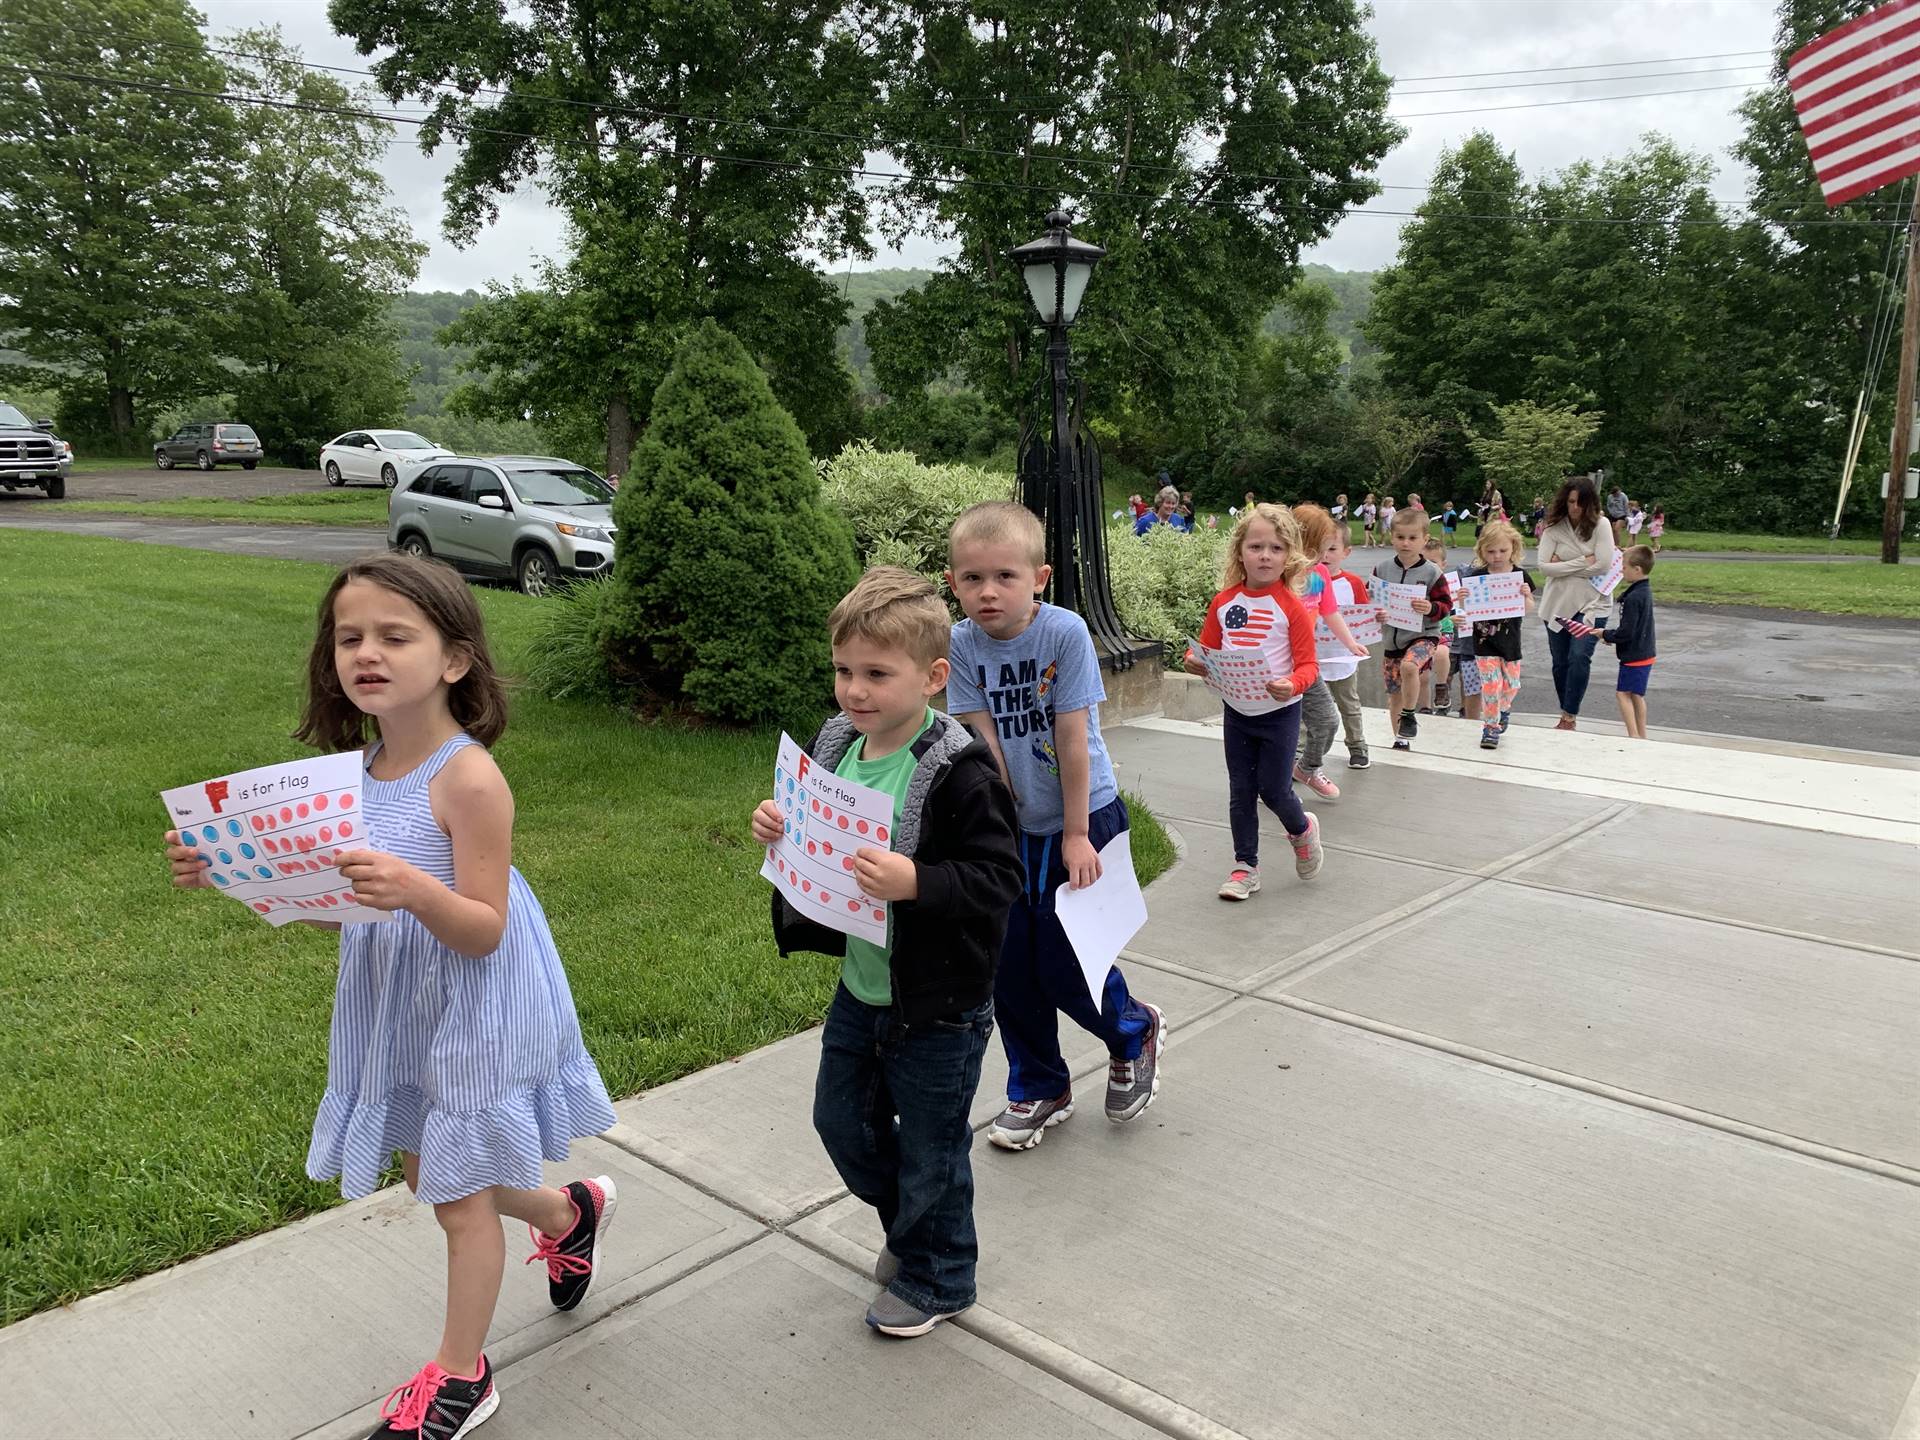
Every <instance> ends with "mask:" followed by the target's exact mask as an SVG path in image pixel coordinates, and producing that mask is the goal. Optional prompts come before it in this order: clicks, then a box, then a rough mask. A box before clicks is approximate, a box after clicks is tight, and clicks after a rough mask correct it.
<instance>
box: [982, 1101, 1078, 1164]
mask: <svg viewBox="0 0 1920 1440" xmlns="http://www.w3.org/2000/svg"><path fill="white" fill-rule="evenodd" d="M1071 1114H1073V1091H1071V1090H1066V1091H1063V1092H1062V1093H1061V1094H1058V1095H1056V1096H1054V1097H1053V1099H1051V1100H1009V1101H1008V1102H1007V1108H1006V1109H1004V1110H1002V1111H1001V1112H1000V1118H999V1119H997V1120H995V1121H994V1122H993V1124H992V1125H991V1126H989V1127H988V1129H987V1141H988V1143H989V1144H992V1145H997V1146H999V1147H1000V1148H1001V1149H1002V1150H1031V1149H1032V1148H1033V1147H1034V1146H1036V1145H1038V1144H1039V1143H1040V1142H1041V1140H1042V1139H1044V1138H1045V1137H1046V1133H1047V1127H1048V1126H1050V1125H1058V1124H1059V1123H1060V1122H1061V1121H1062V1120H1065V1119H1066V1118H1067V1117H1068V1116H1069V1115H1071Z"/></svg>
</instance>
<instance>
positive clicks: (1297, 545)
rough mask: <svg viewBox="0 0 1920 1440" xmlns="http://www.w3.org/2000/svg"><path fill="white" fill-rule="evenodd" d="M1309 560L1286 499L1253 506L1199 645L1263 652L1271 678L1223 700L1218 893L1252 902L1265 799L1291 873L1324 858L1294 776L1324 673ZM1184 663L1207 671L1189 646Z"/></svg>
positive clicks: (1236, 535) (1307, 870) (1315, 867)
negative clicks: (1226, 841)
mask: <svg viewBox="0 0 1920 1440" xmlns="http://www.w3.org/2000/svg"><path fill="white" fill-rule="evenodd" d="M1312 564H1313V557H1312V556H1311V555H1309V554H1308V553H1307V551H1306V548H1305V545H1304V543H1303V541H1302V539H1301V536H1300V522H1299V521H1297V520H1295V519H1294V518H1293V513H1292V512H1291V511H1290V510H1288V509H1287V507H1286V506H1284V505H1256V506H1254V507H1253V508H1252V509H1250V510H1247V511H1245V512H1244V513H1243V514H1242V515H1241V516H1240V520H1239V523H1238V524H1236V525H1235V526H1234V527H1233V535H1232V537H1231V538H1230V539H1229V540H1228V542H1227V560H1226V573H1225V576H1224V579H1225V582H1226V583H1225V584H1224V586H1223V587H1222V588H1221V590H1220V592H1219V593H1218V594H1217V595H1215V596H1214V597H1213V599H1212V600H1210V601H1208V602H1207V618H1206V622H1205V624H1203V625H1202V626H1201V629H1200V643H1201V644H1202V645H1204V646H1206V647H1207V648H1208V649H1210V650H1240V651H1253V652H1257V653H1258V654H1260V655H1262V656H1264V657H1265V659H1266V661H1267V664H1268V668H1269V669H1270V671H1271V672H1272V674H1273V677H1274V678H1273V679H1271V680H1269V681H1268V682H1267V687H1266V689H1267V695H1266V698H1265V699H1262V700H1231V699H1229V700H1227V701H1226V717H1225V727H1224V739H1225V743H1226V751H1227V818H1228V820H1229V822H1230V824H1231V826H1232V830H1233V857H1234V858H1233V867H1232V869H1231V870H1229V871H1228V872H1227V878H1226V881H1225V882H1224V883H1223V884H1222V885H1221V886H1220V898H1221V899H1222V900H1246V899H1249V898H1250V897H1251V896H1253V895H1254V894H1256V893H1257V892H1258V891H1259V889H1260V808H1259V806H1260V802H1261V801H1265V802H1266V805H1267V808H1268V809H1270V810H1272V811H1273V813H1274V814H1276V815H1278V816H1279V817H1280V823H1281V824H1282V825H1283V826H1285V827H1286V831H1287V837H1288V839H1289V840H1290V841H1291V842H1292V844H1293V860H1294V873H1296V874H1297V875H1299V876H1300V878H1301V879H1303V880H1305V879H1309V878H1311V877H1312V876H1313V875H1315V874H1317V873H1318V872H1319V869H1320V866H1321V863H1322V861H1323V859H1324V858H1325V857H1324V852H1323V851H1322V849H1321V845H1320V822H1319V821H1318V820H1316V819H1315V818H1314V817H1313V816H1311V815H1309V814H1307V812H1306V811H1305V810H1304V809H1303V808H1301V805H1300V800H1299V797H1297V796H1296V795H1295V794H1294V793H1293V786H1292V784H1291V783H1290V782H1291V781H1292V778H1293V763H1294V757H1295V754H1296V752H1297V751H1298V749H1299V745H1300V697H1301V696H1302V695H1304V694H1305V693H1306V692H1307V691H1308V690H1309V689H1311V688H1312V687H1313V684H1314V682H1315V681H1317V680H1318V679H1319V678H1320V666H1319V662H1318V661H1317V660H1316V659H1315V658H1314V643H1313V615H1312V613H1311V612H1310V611H1309V610H1308V609H1307V605H1306V602H1305V601H1304V600H1303V599H1302V598H1301V595H1300V592H1301V590H1302V588H1303V587H1304V585H1305V582H1306V575H1307V571H1308V570H1309V569H1310V568H1311V566H1312ZM1186 668H1187V670H1188V671H1189V672H1191V673H1193V674H1205V673H1206V666H1205V665H1204V664H1203V663H1202V662H1201V661H1200V659H1199V657H1198V656H1196V655H1194V654H1193V653H1192V652H1191V651H1189V652H1188V653H1187V657H1186Z"/></svg>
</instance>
